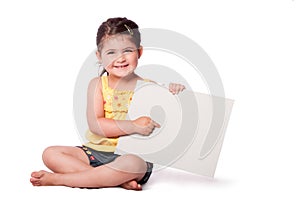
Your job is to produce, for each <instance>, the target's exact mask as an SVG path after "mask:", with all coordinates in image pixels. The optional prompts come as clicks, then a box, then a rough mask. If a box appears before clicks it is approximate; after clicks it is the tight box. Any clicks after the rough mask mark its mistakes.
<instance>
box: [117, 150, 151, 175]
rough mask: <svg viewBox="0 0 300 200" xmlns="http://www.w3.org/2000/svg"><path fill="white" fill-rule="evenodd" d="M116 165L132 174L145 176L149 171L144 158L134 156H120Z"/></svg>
mask: <svg viewBox="0 0 300 200" xmlns="http://www.w3.org/2000/svg"><path fill="white" fill-rule="evenodd" d="M116 164H117V165H118V167H120V168H121V169H122V170H124V171H126V172H130V173H141V174H144V173H145V172H146V171H147V164H146V162H145V161H144V160H143V159H142V158H140V157H138V156H136V155H133V154H127V155H123V156H120V157H119V158H118V162H117V163H116Z"/></svg>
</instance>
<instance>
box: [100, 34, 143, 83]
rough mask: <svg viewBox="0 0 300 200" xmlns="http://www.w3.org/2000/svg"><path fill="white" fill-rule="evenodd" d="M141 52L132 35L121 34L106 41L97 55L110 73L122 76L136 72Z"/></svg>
mask: <svg viewBox="0 0 300 200" xmlns="http://www.w3.org/2000/svg"><path fill="white" fill-rule="evenodd" d="M141 53H142V48H140V49H137V47H136V45H135V44H134V43H133V42H132V41H131V40H130V36H128V35H122V34H119V35H116V36H113V37H110V38H108V39H107V40H105V41H104V43H103V45H102V49H101V52H100V53H99V52H98V51H97V57H98V59H99V61H100V62H101V63H102V64H103V66H104V68H105V69H106V71H107V72H108V73H109V74H110V75H114V76H117V77H121V78H122V77H125V76H128V75H130V74H132V73H133V72H134V70H135V69H136V67H137V64H138V59H139V57H140V55H141Z"/></svg>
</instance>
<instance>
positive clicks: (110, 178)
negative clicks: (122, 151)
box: [30, 146, 147, 190]
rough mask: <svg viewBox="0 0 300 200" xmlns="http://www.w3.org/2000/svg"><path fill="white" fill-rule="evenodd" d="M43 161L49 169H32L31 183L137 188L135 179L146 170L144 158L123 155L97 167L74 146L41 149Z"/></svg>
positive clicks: (39, 184)
mask: <svg viewBox="0 0 300 200" xmlns="http://www.w3.org/2000/svg"><path fill="white" fill-rule="evenodd" d="M43 161H44V163H45V165H46V166H47V167H48V168H49V169H50V170H51V171H53V173H52V172H47V171H44V170H41V171H37V172H32V174H31V179H30V182H31V183H32V185H34V186H48V185H62V186H68V187H83V188H85V187H86V188H102V187H115V186H121V187H123V188H125V189H133V190H141V189H142V188H141V185H139V184H138V183H137V182H138V181H139V180H141V179H142V178H143V176H144V174H145V173H146V171H147V165H146V163H145V161H144V160H142V159H141V158H139V157H137V156H135V155H123V156H119V157H118V158H116V159H115V160H114V161H113V162H111V163H108V164H106V165H101V166H99V167H92V166H90V165H89V159H88V158H87V156H86V154H85V153H84V152H83V151H82V150H81V149H80V148H77V147H66V146H53V147H48V148H47V149H45V151H44V153H43Z"/></svg>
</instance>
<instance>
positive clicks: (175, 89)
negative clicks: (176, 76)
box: [169, 83, 185, 94]
mask: <svg viewBox="0 0 300 200" xmlns="http://www.w3.org/2000/svg"><path fill="white" fill-rule="evenodd" d="M184 89H185V86H184V85H181V84H178V83H170V84H169V91H170V92H171V93H172V94H178V93H179V92H182V91H183V90H184Z"/></svg>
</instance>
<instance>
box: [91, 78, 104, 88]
mask: <svg viewBox="0 0 300 200" xmlns="http://www.w3.org/2000/svg"><path fill="white" fill-rule="evenodd" d="M98 88H100V89H101V88H102V81H101V77H95V78H93V79H91V80H90V82H89V86H88V90H89V91H94V90H95V89H98Z"/></svg>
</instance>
